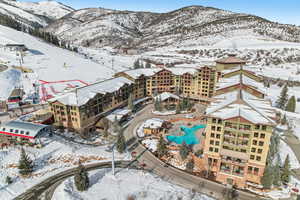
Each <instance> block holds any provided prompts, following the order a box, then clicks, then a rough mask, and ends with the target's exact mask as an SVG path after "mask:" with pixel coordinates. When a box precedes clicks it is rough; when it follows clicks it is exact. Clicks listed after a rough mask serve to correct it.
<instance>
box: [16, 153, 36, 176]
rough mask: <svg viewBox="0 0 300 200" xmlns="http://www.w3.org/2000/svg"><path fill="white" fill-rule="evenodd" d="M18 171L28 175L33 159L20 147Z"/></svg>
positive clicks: (30, 171) (31, 170)
mask: <svg viewBox="0 0 300 200" xmlns="http://www.w3.org/2000/svg"><path fill="white" fill-rule="evenodd" d="M18 169H19V173H20V174H21V175H29V174H31V173H32V172H33V161H32V160H31V159H30V158H29V156H28V155H27V154H26V153H25V150H24V149H23V148H22V149H21V157H20V160H19V165H18Z"/></svg>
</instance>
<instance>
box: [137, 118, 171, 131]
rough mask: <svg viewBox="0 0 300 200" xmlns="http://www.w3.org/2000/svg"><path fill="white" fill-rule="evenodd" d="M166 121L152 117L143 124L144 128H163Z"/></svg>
mask: <svg viewBox="0 0 300 200" xmlns="http://www.w3.org/2000/svg"><path fill="white" fill-rule="evenodd" d="M164 122H165V121H164V120H162V119H159V118H152V119H148V120H147V121H145V122H144V124H143V125H142V126H143V128H151V129H156V128H161V127H162V125H163V123H164Z"/></svg>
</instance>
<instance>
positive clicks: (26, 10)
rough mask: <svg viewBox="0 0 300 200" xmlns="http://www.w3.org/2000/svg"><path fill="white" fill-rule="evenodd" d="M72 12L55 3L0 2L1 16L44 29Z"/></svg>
mask: <svg viewBox="0 0 300 200" xmlns="http://www.w3.org/2000/svg"><path fill="white" fill-rule="evenodd" d="M72 11H74V9H73V8H71V7H68V6H65V5H63V4H61V3H58V2H55V1H41V2H37V3H33V2H19V1H14V0H0V16H3V15H4V16H9V17H11V18H13V19H14V20H16V21H18V22H21V23H22V24H25V25H27V26H30V27H44V26H46V25H48V24H49V23H50V22H53V21H54V20H56V19H59V18H61V17H63V16H65V15H66V14H69V13H70V12H72Z"/></svg>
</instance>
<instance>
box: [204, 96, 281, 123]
mask: <svg viewBox="0 0 300 200" xmlns="http://www.w3.org/2000/svg"><path fill="white" fill-rule="evenodd" d="M215 99H216V101H215V102H213V103H211V105H210V106H209V107H208V108H207V110H206V114H207V115H209V116H211V117H216V118H221V119H231V118H235V117H242V118H244V119H246V120H248V121H250V122H252V123H254V124H267V125H274V124H275V121H274V119H275V117H276V114H275V109H274V108H273V107H272V106H271V103H270V101H268V100H265V99H258V98H257V97H255V96H253V95H251V94H249V93H248V92H246V91H243V90H237V91H233V92H229V93H226V94H223V95H219V96H216V97H215Z"/></svg>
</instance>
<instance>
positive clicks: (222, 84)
mask: <svg viewBox="0 0 300 200" xmlns="http://www.w3.org/2000/svg"><path fill="white" fill-rule="evenodd" d="M237 84H242V85H247V86H249V87H252V88H255V89H256V90H257V91H259V92H261V93H265V87H264V85H263V84H262V83H260V82H257V81H256V80H254V79H252V78H250V77H248V76H246V75H244V74H237V75H235V76H232V77H230V78H222V79H220V81H219V82H218V83H217V85H216V90H221V89H224V88H228V87H231V86H234V85H237Z"/></svg>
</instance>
